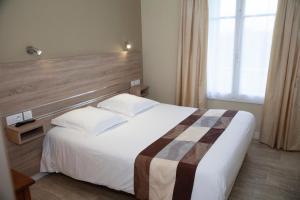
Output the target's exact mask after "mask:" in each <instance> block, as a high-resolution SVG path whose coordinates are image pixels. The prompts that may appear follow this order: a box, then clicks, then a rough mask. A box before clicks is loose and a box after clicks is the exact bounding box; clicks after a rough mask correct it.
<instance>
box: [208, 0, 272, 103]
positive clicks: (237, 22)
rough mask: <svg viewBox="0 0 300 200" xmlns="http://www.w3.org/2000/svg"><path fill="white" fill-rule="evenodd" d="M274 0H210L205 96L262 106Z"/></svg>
mask: <svg viewBox="0 0 300 200" xmlns="http://www.w3.org/2000/svg"><path fill="white" fill-rule="evenodd" d="M276 10H277V0H209V13H210V17H209V40H208V61H207V95H208V98H211V99H222V100H233V101H243V102H252V103H263V101H264V96H265V89H266V82H267V74H268V67H269V59H270V51H271V43H272V34H273V26H274V21H275V14H276Z"/></svg>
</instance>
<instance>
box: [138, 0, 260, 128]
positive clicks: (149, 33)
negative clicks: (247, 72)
mask: <svg viewBox="0 0 300 200" xmlns="http://www.w3.org/2000/svg"><path fill="white" fill-rule="evenodd" d="M141 10H142V38H143V62H144V64H143V70H144V80H145V83H146V84H148V85H149V86H150V97H151V98H154V99H157V100H159V101H161V102H165V103H175V81H176V64H177V45H178V29H179V15H180V0H164V1H161V0H142V9H141ZM208 106H209V107H210V108H225V109H240V110H246V111H249V112H251V113H253V114H254V115H255V116H256V119H257V127H259V126H260V121H261V111H262V106H261V105H257V104H248V103H237V102H226V101H216V100H210V101H209V102H208ZM257 130H258V128H257Z"/></svg>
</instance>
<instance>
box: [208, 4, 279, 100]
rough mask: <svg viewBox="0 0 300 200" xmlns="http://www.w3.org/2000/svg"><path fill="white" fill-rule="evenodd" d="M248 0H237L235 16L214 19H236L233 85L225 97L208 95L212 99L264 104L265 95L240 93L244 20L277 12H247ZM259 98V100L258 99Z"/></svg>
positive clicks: (274, 14) (273, 14) (272, 14)
mask: <svg viewBox="0 0 300 200" xmlns="http://www.w3.org/2000/svg"><path fill="white" fill-rule="evenodd" d="M245 6H246V0H236V9H235V15H233V16H221V17H215V18H213V20H221V19H234V20H235V27H234V29H235V30H234V49H233V75H232V86H231V93H230V94H229V95H227V96H223V97H208V99H212V100H223V101H233V102H242V103H252V104H263V103H264V98H265V97H258V96H250V95H241V94H239V89H240V77H241V75H240V72H241V68H242V66H241V64H242V63H241V61H242V60H241V59H242V47H243V35H244V30H243V29H244V21H245V19H246V18H251V17H268V16H273V17H276V13H266V14H248V15H246V13H245ZM258 99H259V100H258Z"/></svg>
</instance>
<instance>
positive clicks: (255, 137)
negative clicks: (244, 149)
mask: <svg viewBox="0 0 300 200" xmlns="http://www.w3.org/2000/svg"><path fill="white" fill-rule="evenodd" d="M259 137H260V132H259V131H255V133H254V136H253V139H255V140H259Z"/></svg>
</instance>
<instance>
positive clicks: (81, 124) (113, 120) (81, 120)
mask: <svg viewBox="0 0 300 200" xmlns="http://www.w3.org/2000/svg"><path fill="white" fill-rule="evenodd" d="M126 121H127V120H126V119H125V118H123V117H122V116H120V115H117V114H115V113H112V112H109V111H106V110H102V109H98V108H94V107H90V106H88V107H85V108H80V109H76V110H73V111H70V112H67V113H65V114H63V115H61V116H59V117H57V118H55V119H52V121H51V123H52V124H54V125H56V126H61V127H65V128H71V129H77V130H79V131H81V132H83V133H88V134H93V135H98V134H100V133H103V132H104V131H106V130H107V129H109V128H112V127H114V126H116V125H118V124H121V123H124V122H126Z"/></svg>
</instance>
